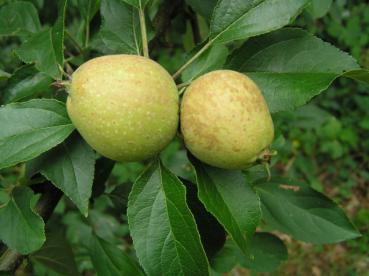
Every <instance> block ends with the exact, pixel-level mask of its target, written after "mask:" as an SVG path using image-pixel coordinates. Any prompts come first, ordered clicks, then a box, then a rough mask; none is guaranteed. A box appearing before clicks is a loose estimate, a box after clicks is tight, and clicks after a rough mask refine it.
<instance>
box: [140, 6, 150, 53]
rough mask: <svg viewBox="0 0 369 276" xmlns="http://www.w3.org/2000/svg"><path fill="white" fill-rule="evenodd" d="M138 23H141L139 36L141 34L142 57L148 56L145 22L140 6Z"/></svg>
mask: <svg viewBox="0 0 369 276" xmlns="http://www.w3.org/2000/svg"><path fill="white" fill-rule="evenodd" d="M139 15H140V25H141V36H142V48H143V54H144V57H147V58H149V44H148V42H147V32H146V23H145V13H144V10H143V8H142V7H140V9H139Z"/></svg>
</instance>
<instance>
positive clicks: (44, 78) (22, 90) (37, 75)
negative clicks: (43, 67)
mask: <svg viewBox="0 0 369 276" xmlns="http://www.w3.org/2000/svg"><path fill="white" fill-rule="evenodd" d="M52 81H53V79H52V78H50V77H49V76H48V75H45V74H44V73H41V72H38V71H37V70H36V69H35V68H34V66H32V65H26V66H23V67H21V68H19V69H18V70H17V71H15V73H14V74H13V75H12V76H11V77H10V79H9V80H8V83H7V85H6V87H5V88H4V92H3V93H4V94H3V102H4V103H5V104H7V103H11V102H17V101H20V100H24V99H27V98H30V97H33V96H37V95H40V94H42V93H45V92H46V91H48V90H49V89H50V84H51V83H52Z"/></svg>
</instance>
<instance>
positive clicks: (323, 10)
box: [306, 0, 333, 19]
mask: <svg viewBox="0 0 369 276" xmlns="http://www.w3.org/2000/svg"><path fill="white" fill-rule="evenodd" d="M332 2H333V0H311V3H310V5H309V6H307V8H306V10H307V11H308V12H309V13H310V14H311V16H312V17H313V18H314V19H317V18H321V17H323V16H324V15H326V14H327V12H328V11H329V9H330V7H331V5H332Z"/></svg>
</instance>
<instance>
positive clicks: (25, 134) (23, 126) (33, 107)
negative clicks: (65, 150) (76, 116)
mask: <svg viewBox="0 0 369 276" xmlns="http://www.w3.org/2000/svg"><path fill="white" fill-rule="evenodd" d="M0 121H1V128H0V152H1V155H0V168H5V167H10V166H13V165H15V164H17V163H20V162H24V161H28V160H30V159H33V158H35V157H37V156H38V155H40V154H42V153H43V152H45V151H47V150H49V149H51V148H53V147H55V146H56V145H58V144H60V143H61V142H63V141H64V140H65V139H66V138H67V137H68V136H69V134H70V133H71V132H72V131H73V129H74V127H73V125H72V123H71V122H70V120H69V118H68V115H67V112H66V110H65V105H64V104H63V103H61V102H58V101H56V100H46V99H43V100H31V101H28V102H23V103H13V104H9V105H6V106H4V107H1V108H0Z"/></svg>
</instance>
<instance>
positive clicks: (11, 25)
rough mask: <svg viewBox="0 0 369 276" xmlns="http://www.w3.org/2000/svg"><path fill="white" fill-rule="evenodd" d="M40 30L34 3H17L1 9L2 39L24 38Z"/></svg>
mask: <svg viewBox="0 0 369 276" xmlns="http://www.w3.org/2000/svg"><path fill="white" fill-rule="evenodd" d="M40 30H41V24H40V20H39V19H38V13H37V10H36V8H35V6H34V5H33V4H32V3H30V2H24V1H17V2H12V3H9V4H7V5H5V6H3V7H2V8H1V9H0V37H1V36H20V37H22V38H24V37H27V36H29V35H30V34H32V33H36V32H39V31H40Z"/></svg>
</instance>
